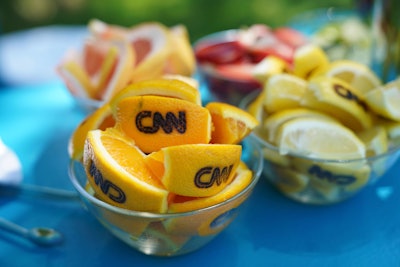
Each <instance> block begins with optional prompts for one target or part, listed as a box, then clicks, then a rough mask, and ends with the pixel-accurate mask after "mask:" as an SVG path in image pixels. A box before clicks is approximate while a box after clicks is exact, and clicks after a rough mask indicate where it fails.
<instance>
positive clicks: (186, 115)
mask: <svg viewBox="0 0 400 267" xmlns="http://www.w3.org/2000/svg"><path fill="white" fill-rule="evenodd" d="M113 112H114V116H115V120H116V126H115V127H116V128H117V129H119V130H121V131H122V132H123V133H125V134H126V135H127V136H128V137H130V138H132V139H133V140H135V143H136V145H137V146H138V147H139V148H140V149H141V150H142V151H143V152H145V153H151V152H154V151H158V150H160V149H161V148H163V147H167V146H173V145H181V144H195V143H202V144H207V143H209V141H210V138H211V115H210V113H209V111H208V110H207V109H206V108H204V107H202V106H199V105H197V104H194V103H191V102H189V101H185V100H181V99H176V98H171V97H162V96H153V95H145V96H132V97H125V98H122V100H121V101H119V102H118V103H117V104H116V107H115V109H114V110H113Z"/></svg>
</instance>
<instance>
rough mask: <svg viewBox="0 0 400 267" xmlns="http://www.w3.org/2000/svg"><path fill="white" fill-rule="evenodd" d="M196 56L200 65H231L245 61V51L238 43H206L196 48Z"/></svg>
mask: <svg viewBox="0 0 400 267" xmlns="http://www.w3.org/2000/svg"><path fill="white" fill-rule="evenodd" d="M195 55H196V58H197V60H198V61H199V62H200V63H205V62H209V63H213V64H217V65H220V64H231V63H238V62H240V61H242V60H243V59H244V56H245V49H244V47H243V46H242V45H241V44H240V43H239V42H237V41H227V42H223V43H205V44H201V45H199V46H197V47H196V48H195Z"/></svg>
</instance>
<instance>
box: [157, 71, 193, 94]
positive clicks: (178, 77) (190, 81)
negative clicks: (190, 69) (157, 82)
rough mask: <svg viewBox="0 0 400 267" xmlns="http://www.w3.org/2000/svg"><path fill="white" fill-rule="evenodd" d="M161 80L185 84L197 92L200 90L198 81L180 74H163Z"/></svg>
mask: <svg viewBox="0 0 400 267" xmlns="http://www.w3.org/2000/svg"><path fill="white" fill-rule="evenodd" d="M161 78H163V79H169V80H179V81H182V82H185V83H187V84H188V85H190V86H192V87H194V88H196V89H197V90H199V89H200V84H199V81H198V80H196V79H195V78H193V77H190V76H184V75H181V74H164V75H163V76H162V77H161Z"/></svg>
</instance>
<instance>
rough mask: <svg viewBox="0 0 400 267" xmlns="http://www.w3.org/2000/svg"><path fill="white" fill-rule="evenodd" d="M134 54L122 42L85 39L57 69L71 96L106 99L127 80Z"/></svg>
mask: <svg viewBox="0 0 400 267" xmlns="http://www.w3.org/2000/svg"><path fill="white" fill-rule="evenodd" d="M134 60H135V55H134V54H133V53H132V50H131V49H130V47H129V45H128V44H127V43H126V42H124V41H123V40H101V39H98V38H88V40H87V41H86V43H85V44H84V47H83V48H82V50H81V51H80V53H77V52H75V53H71V54H69V55H68V56H67V57H66V58H65V59H64V60H63V62H61V64H60V65H59V66H58V67H57V70H58V72H59V73H60V75H61V77H63V79H64V81H65V83H66V85H67V87H68V89H69V90H70V91H71V93H72V94H73V95H76V96H78V97H84V98H92V99H97V100H108V99H110V98H111V96H112V95H114V94H115V93H116V92H117V91H119V90H121V89H122V88H123V87H125V86H126V84H127V83H128V82H129V81H130V79H131V77H130V73H131V68H132V65H133V64H134V63H133V62H134Z"/></svg>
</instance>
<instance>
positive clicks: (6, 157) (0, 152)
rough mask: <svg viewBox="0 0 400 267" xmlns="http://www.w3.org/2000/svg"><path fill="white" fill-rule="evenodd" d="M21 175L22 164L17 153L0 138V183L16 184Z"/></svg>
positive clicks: (18, 182) (20, 179)
mask: <svg viewBox="0 0 400 267" xmlns="http://www.w3.org/2000/svg"><path fill="white" fill-rule="evenodd" d="M22 176H23V175H22V166H21V162H20V161H19V159H18V157H17V155H16V154H15V152H14V151H12V150H11V149H9V148H8V147H7V146H6V145H5V144H4V143H3V141H2V140H1V138H0V183H2V184H8V185H18V184H20V183H21V181H22Z"/></svg>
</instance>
